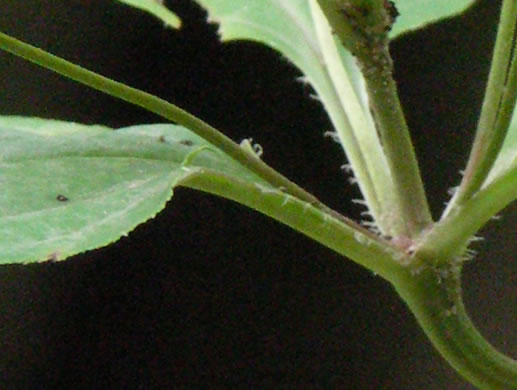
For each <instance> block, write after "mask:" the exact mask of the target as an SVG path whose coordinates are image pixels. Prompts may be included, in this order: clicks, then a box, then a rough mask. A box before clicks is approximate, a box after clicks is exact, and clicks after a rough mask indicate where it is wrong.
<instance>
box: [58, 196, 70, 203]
mask: <svg viewBox="0 0 517 390" xmlns="http://www.w3.org/2000/svg"><path fill="white" fill-rule="evenodd" d="M56 200H58V201H60V202H68V198H67V197H66V196H64V195H62V194H59V195H58V196H56Z"/></svg>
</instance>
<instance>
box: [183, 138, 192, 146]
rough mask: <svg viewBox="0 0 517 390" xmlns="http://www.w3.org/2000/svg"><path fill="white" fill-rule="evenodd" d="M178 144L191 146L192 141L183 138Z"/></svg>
mask: <svg viewBox="0 0 517 390" xmlns="http://www.w3.org/2000/svg"><path fill="white" fill-rule="evenodd" d="M180 144H181V145H185V146H192V145H194V142H192V141H191V140H189V139H183V140H181V141H180Z"/></svg>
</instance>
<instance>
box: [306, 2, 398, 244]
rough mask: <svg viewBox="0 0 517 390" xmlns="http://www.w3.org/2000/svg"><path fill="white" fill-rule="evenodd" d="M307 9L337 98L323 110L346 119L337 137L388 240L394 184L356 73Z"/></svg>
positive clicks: (323, 22)
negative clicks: (356, 83) (354, 77)
mask: <svg viewBox="0 0 517 390" xmlns="http://www.w3.org/2000/svg"><path fill="white" fill-rule="evenodd" d="M310 8H311V14H312V19H313V21H314V24H315V27H316V33H317V37H318V41H319V44H320V48H321V53H322V59H323V61H324V64H325V68H326V71H327V73H328V75H329V77H330V79H331V80H332V84H333V86H334V88H335V94H336V96H335V97H333V98H334V101H333V102H326V101H325V107H326V108H327V111H329V114H330V115H332V114H333V113H334V110H333V109H334V107H335V106H337V109H338V110H339V111H340V112H344V113H345V114H346V118H345V119H348V120H346V121H343V123H340V122H338V123H336V124H335V127H336V133H337V135H338V137H339V140H340V142H341V144H342V145H343V148H344V150H345V152H346V155H347V157H348V160H349V161H350V164H351V166H352V169H353V171H354V174H355V176H356V178H357V181H358V184H359V187H360V189H361V192H362V193H363V196H364V198H365V200H366V203H367V205H368V209H369V211H370V212H371V214H372V216H373V218H374V220H375V222H376V225H377V226H378V228H379V230H380V231H381V233H382V234H383V235H387V236H391V235H393V232H394V231H397V229H398V226H399V225H400V223H401V221H400V220H399V213H398V212H397V210H396V208H397V207H398V206H397V204H396V202H395V201H394V199H393V198H394V196H393V194H394V185H393V181H392V180H391V175H390V172H389V167H388V165H387V161H386V158H385V156H384V152H383V150H382V146H381V143H380V140H379V137H378V134H377V130H376V129H375V124H374V121H373V118H372V117H371V114H370V111H369V107H368V105H365V104H364V103H363V102H361V99H360V98H359V96H358V95H357V91H356V90H354V87H353V86H352V80H351V77H352V72H353V70H355V69H350V68H345V65H344V60H343V57H342V55H347V54H348V53H346V54H343V53H340V52H339V50H338V47H337V41H336V39H335V38H334V35H333V34H332V30H331V28H330V26H329V24H328V21H327V19H326V18H325V15H324V14H323V12H322V11H321V9H320V7H319V5H318V3H317V1H316V0H311V1H310ZM354 62H355V60H354ZM351 66H354V68H355V67H356V66H355V64H349V65H348V67H351ZM358 72H359V70H357V73H358ZM358 77H361V76H359V75H358ZM332 116H335V115H332Z"/></svg>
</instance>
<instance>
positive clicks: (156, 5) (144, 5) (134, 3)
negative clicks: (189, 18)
mask: <svg viewBox="0 0 517 390" xmlns="http://www.w3.org/2000/svg"><path fill="white" fill-rule="evenodd" d="M117 1H119V2H121V3H124V4H127V5H129V6H131V7H134V8H138V9H141V10H143V11H146V12H148V13H150V14H151V15H154V16H156V17H157V18H159V19H161V20H162V21H163V23H165V25H166V26H169V27H172V28H179V27H180V26H181V20H180V19H179V18H178V17H177V16H176V14H174V13H173V12H172V11H170V10H168V9H167V8H166V7H165V6H164V5H163V1H162V0H117Z"/></svg>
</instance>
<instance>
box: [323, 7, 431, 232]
mask: <svg viewBox="0 0 517 390" xmlns="http://www.w3.org/2000/svg"><path fill="white" fill-rule="evenodd" d="M318 3H319V5H320V7H321V10H322V11H323V13H324V14H325V16H326V17H327V20H328V21H329V24H330V25H331V27H332V29H333V31H334V32H335V34H336V36H337V37H338V38H339V40H340V41H341V42H342V43H343V45H344V46H345V47H346V48H347V49H348V50H350V52H351V53H352V54H354V55H355V56H356V58H357V61H358V63H359V66H360V68H361V71H362V73H363V75H364V78H365V81H366V89H367V91H368V97H369V101H370V107H371V109H372V111H373V116H374V119H375V122H376V125H377V130H378V131H379V133H380V139H381V144H382V147H383V152H384V154H385V156H386V160H387V163H388V167H389V171H390V175H391V179H392V181H393V183H394V196H395V199H396V205H397V206H398V207H395V210H396V212H398V213H399V214H400V218H401V220H402V221H403V223H402V224H401V225H400V226H398V227H397V229H396V231H394V234H395V235H398V236H408V237H411V238H414V237H416V236H418V235H419V234H420V233H421V232H422V231H423V230H424V229H425V228H426V227H427V226H429V225H430V224H431V223H432V219H431V213H430V211H429V206H428V203H427V199H426V196H425V191H424V186H423V183H422V179H421V176H420V172H419V168H418V163H417V159H416V156H415V151H414V149H413V145H412V142H411V138H410V135H409V129H408V127H407V123H406V120H405V117H404V113H403V110H402V107H401V104H400V100H399V98H398V94H397V86H396V83H395V81H394V80H393V75H392V60H391V57H390V55H389V50H388V35H387V32H388V29H389V27H390V26H389V23H390V21H391V22H392V20H391V19H390V17H389V13H388V11H387V9H385V8H384V4H385V2H383V1H382V0H375V1H373V0H372V1H366V0H365V1H362V2H361V5H362V6H364V8H362V7H358V4H355V3H353V2H348V1H334V0H318Z"/></svg>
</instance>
